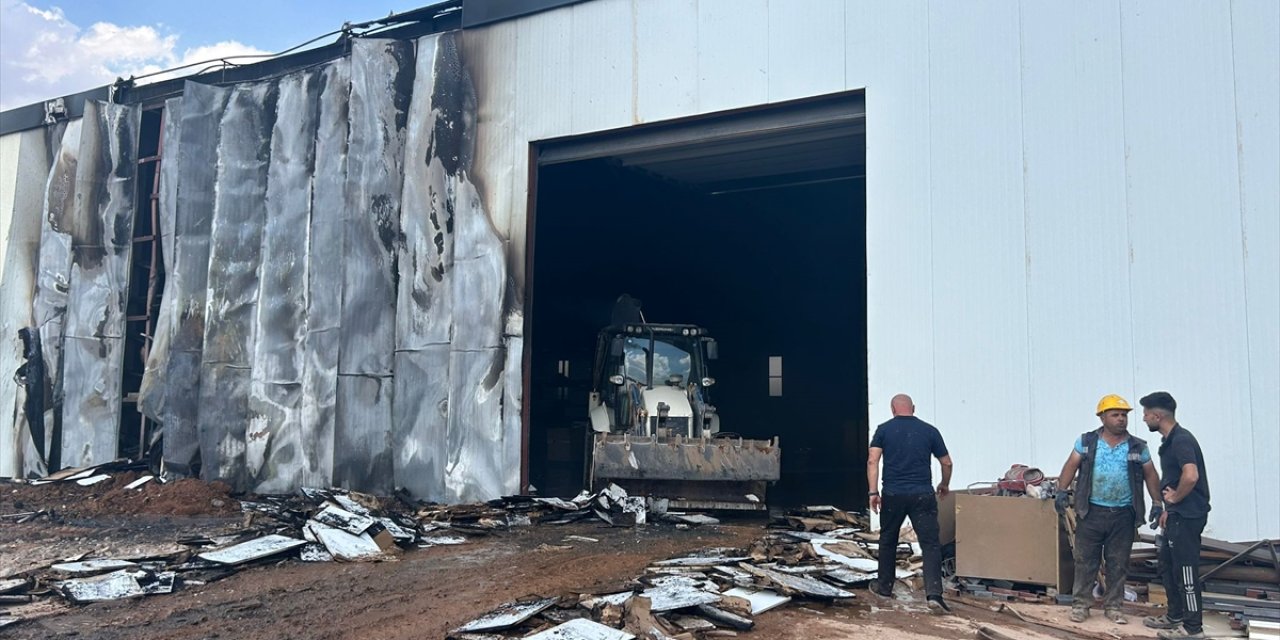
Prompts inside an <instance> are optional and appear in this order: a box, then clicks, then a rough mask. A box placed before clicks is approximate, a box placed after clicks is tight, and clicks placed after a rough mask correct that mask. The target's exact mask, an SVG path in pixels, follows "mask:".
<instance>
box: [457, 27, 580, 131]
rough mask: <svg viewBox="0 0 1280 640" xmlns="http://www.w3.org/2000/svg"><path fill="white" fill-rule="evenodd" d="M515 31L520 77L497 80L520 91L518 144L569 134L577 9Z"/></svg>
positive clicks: (518, 94) (517, 109) (473, 36)
mask: <svg viewBox="0 0 1280 640" xmlns="http://www.w3.org/2000/svg"><path fill="white" fill-rule="evenodd" d="M516 27H517V28H516V42H515V47H516V69H515V74H516V75H515V77H513V78H494V79H493V80H492V81H493V82H503V81H505V82H509V83H512V84H515V85H516V87H517V91H516V102H515V104H516V127H517V128H518V135H516V136H515V138H516V140H517V141H516V142H515V144H520V143H521V141H526V140H530V141H532V140H544V139H546V138H552V137H555V136H562V135H566V134H567V133H569V132H570V131H571V130H572V129H573V119H572V113H571V110H570V109H569V108H567V103H568V102H569V101H570V100H571V99H572V97H573V92H572V82H573V76H572V70H571V69H570V60H572V59H573V50H572V47H570V46H569V45H568V42H569V41H570V39H571V38H572V37H573V35H572V34H573V10H572V8H564V9H560V10H558V11H544V12H542V13H536V14H534V15H532V16H528V17H526V18H522V19H520V20H519V21H517V22H516ZM466 37H467V38H468V39H475V38H476V37H477V36H476V34H467V36H466ZM482 106H483V105H482Z"/></svg>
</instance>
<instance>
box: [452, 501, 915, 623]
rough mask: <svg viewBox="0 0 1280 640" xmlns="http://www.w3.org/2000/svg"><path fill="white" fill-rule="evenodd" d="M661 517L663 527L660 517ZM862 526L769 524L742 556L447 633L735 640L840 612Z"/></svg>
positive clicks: (487, 618) (711, 558) (869, 543)
mask: <svg viewBox="0 0 1280 640" xmlns="http://www.w3.org/2000/svg"><path fill="white" fill-rule="evenodd" d="M669 515H670V514H666V515H664V516H663V517H667V516H669ZM869 528H870V527H869V525H868V522H867V520H866V519H865V518H864V517H862V516H860V515H855V514H850V513H847V512H844V511H841V510H839V509H836V508H835V507H807V508H804V509H800V510H797V511H793V512H790V513H787V514H785V515H783V516H781V517H780V518H777V519H775V521H774V522H773V523H771V526H770V530H769V532H768V534H767V535H765V536H764V537H763V538H761V539H759V540H757V541H756V542H755V543H754V544H752V545H751V546H750V547H748V548H744V549H735V548H711V549H704V550H702V551H701V552H697V553H695V554H692V555H686V556H680V557H675V558H670V559H667V560H662V561H659V562H655V563H653V564H652V565H650V566H649V567H648V568H646V569H645V572H644V575H642V576H639V577H637V578H636V579H635V580H633V581H632V582H630V583H628V584H625V585H620V587H619V588H618V589H616V590H607V591H603V592H599V593H577V594H565V595H556V596H548V597H544V596H536V597H530V598H526V599H523V600H520V601H517V602H509V603H506V604H503V605H502V606H500V607H498V608H497V609H495V610H493V611H491V612H489V613H487V614H485V615H484V616H482V617H480V618H477V619H475V620H472V621H470V622H468V623H466V624H464V625H462V626H460V627H458V628H456V629H454V630H453V632H452V634H451V635H450V636H449V637H450V638H452V639H453V640H496V639H501V638H538V639H542V640H550V639H552V638H558V639H574V640H577V639H582V640H586V639H592V640H595V639H610V640H614V639H616V640H629V639H631V638H648V639H651V640H661V639H664V638H665V639H681V640H694V639H700V638H714V637H726V636H733V635H736V634H738V633H739V632H743V631H748V630H750V629H751V628H752V627H754V626H755V620H754V618H755V616H757V615H759V614H761V613H764V612H765V611H768V610H770V609H773V608H775V607H779V606H782V605H785V604H787V603H789V602H791V601H792V600H794V599H802V600H813V601H820V602H831V603H838V602H848V601H851V600H852V599H853V598H854V597H855V595H854V592H853V589H855V588H856V587H860V586H863V585H865V584H866V583H868V582H870V581H871V580H873V579H875V577H876V569H877V562H878V561H877V557H878V553H879V549H878V548H877V544H876V539H877V536H875V535H873V534H871V533H869V532H868V529H869ZM893 553H894V554H895V556H896V558H897V561H898V567H899V568H898V573H897V575H898V577H899V578H903V579H907V578H911V577H913V576H915V575H917V573H918V571H917V570H916V567H917V566H918V564H919V556H918V554H917V553H913V550H912V547H911V545H910V544H909V543H908V544H904V545H901V546H899V548H898V549H894V550H893Z"/></svg>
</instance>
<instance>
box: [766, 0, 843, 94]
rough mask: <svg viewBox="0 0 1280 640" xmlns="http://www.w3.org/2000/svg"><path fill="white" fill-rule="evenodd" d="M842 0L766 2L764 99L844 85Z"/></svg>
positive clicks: (834, 88) (813, 92)
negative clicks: (766, 84)
mask: <svg viewBox="0 0 1280 640" xmlns="http://www.w3.org/2000/svg"><path fill="white" fill-rule="evenodd" d="M844 11H845V3H844V1H843V0H809V1H808V2H787V1H786V0H774V1H773V2H770V3H769V102H781V101H783V100H793V99H796V98H804V97H806V96H814V95H822V94H824V93H834V92H836V91H840V90H841V89H842V88H844V62H845V56H844V27H845V20H844Z"/></svg>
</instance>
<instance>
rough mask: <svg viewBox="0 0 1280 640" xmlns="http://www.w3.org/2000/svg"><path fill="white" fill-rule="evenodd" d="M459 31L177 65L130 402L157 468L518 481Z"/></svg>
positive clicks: (496, 259) (259, 486) (450, 486)
mask: <svg viewBox="0 0 1280 640" xmlns="http://www.w3.org/2000/svg"><path fill="white" fill-rule="evenodd" d="M459 40H460V35H459V34H457V33H450V34H440V35H436V36H428V37H426V38H424V39H422V40H421V41H419V42H418V43H416V45H417V50H415V43H413V42H406V41H391V40H357V41H355V42H353V44H352V54H351V56H350V57H349V58H346V59H343V60H339V61H336V62H334V63H332V64H329V65H326V66H324V67H321V68H315V69H311V70H303V71H300V72H297V73H294V74H290V75H287V76H283V77H281V78H279V79H275V80H270V81H263V82H260V83H257V84H251V85H248V84H247V85H241V86H238V87H236V88H232V89H218V88H213V87H207V86H201V85H195V84H188V85H187V87H186V90H185V93H184V96H183V98H182V102H181V109H180V110H181V112H182V116H181V119H180V120H179V121H175V124H174V125H173V126H172V127H168V126H167V127H166V131H165V134H166V136H168V140H169V142H168V143H167V144H166V147H167V155H168V157H169V158H170V162H171V163H172V164H174V165H176V169H173V175H172V176H171V177H170V178H168V179H165V178H164V177H163V176H162V184H161V193H162V199H166V198H167V199H170V200H173V205H172V207H173V211H174V215H173V229H174V232H173V242H172V247H173V248H172V253H173V260H172V262H171V266H170V268H169V275H170V277H171V286H170V287H169V291H168V293H167V297H168V298H169V303H168V304H170V305H171V306H170V307H169V310H168V312H167V313H163V314H161V318H162V319H161V323H162V324H165V323H167V324H168V325H169V326H168V328H167V330H168V335H169V346H168V349H167V352H168V353H167V356H166V355H165V354H164V353H157V354H155V357H154V358H153V362H154V363H155V366H152V367H150V368H149V369H148V371H147V374H146V375H147V376H148V377H149V378H161V377H163V378H165V379H164V380H150V381H148V385H149V386H148V388H155V389H163V390H164V391H163V396H162V398H152V399H150V400H148V402H147V403H146V404H145V406H147V407H150V408H153V410H154V411H155V413H157V414H158V415H159V417H160V419H161V420H162V421H163V422H164V423H165V428H166V431H165V438H166V442H165V451H166V453H165V457H166V460H168V461H169V462H170V464H171V468H173V469H174V470H175V471H178V472H183V471H184V470H187V469H188V468H189V466H190V464H191V462H193V461H194V460H196V459H202V461H203V469H204V473H203V475H204V477H206V478H209V479H212V478H220V479H224V480H227V481H229V482H230V483H231V484H232V485H234V486H236V487H237V488H240V489H246V490H256V491H262V492H276V491H288V490H292V489H295V488H297V487H299V486H314V485H329V484H335V485H340V486H346V487H351V488H355V489H360V490H364V491H371V492H378V493H387V492H389V491H390V490H391V489H392V488H394V487H404V488H406V489H408V490H409V491H410V492H411V493H413V494H414V495H417V496H420V497H423V498H427V499H432V500H440V501H450V502H456V501H460V500H473V499H482V498H492V497H496V496H498V495H501V494H503V493H509V492H512V491H515V490H516V489H517V488H518V482H519V439H520V422H519V420H520V407H519V402H520V388H521V370H520V349H521V346H522V345H521V344H520V340H519V338H518V334H519V328H518V327H515V326H514V325H512V324H511V323H510V322H508V317H509V316H510V317H516V318H518V317H519V313H518V310H517V311H515V312H514V315H513V313H510V312H509V310H508V309H507V308H506V307H507V305H509V304H512V302H511V300H510V299H509V291H510V288H511V285H510V283H509V281H508V280H509V278H508V266H507V265H508V264H509V257H508V256H507V251H508V244H507V240H506V238H504V236H503V233H502V231H501V229H500V228H498V226H496V225H495V224H494V223H493V214H492V212H490V211H489V210H488V205H487V204H486V202H485V200H486V196H485V195H484V194H485V193H486V192H485V191H484V190H483V189H480V188H478V187H477V184H476V183H477V182H478V181H479V176H478V175H477V174H476V172H475V168H474V166H473V164H474V157H475V153H474V147H475V132H476V129H475V127H476V124H477V111H476V104H477V98H476V94H475V90H474V87H473V85H472V82H471V79H470V76H469V73H468V70H467V66H466V65H465V64H464V60H463V59H462V50H461V48H460V46H459ZM419 52H420V53H419ZM174 106H175V107H176V106H177V105H174ZM173 111H174V112H176V111H178V109H176V108H175V109H174V110H173ZM171 129H172V133H170V130H171ZM173 158H177V160H176V161H174V160H173ZM215 168H216V170H215ZM173 185H176V189H175V188H173ZM162 206H163V203H162ZM504 215H505V214H504ZM504 219H505V218H504ZM206 294H207V298H206ZM206 319H207V320H206ZM517 324H518V323H517ZM163 331H164V330H162V333H163ZM508 340H511V341H512V342H511V343H510V344H509V343H508ZM158 344H160V343H159V342H158ZM511 349H514V350H515V351H514V353H513V352H512V351H511ZM158 351H162V352H163V351H164V349H162V348H161V349H158ZM196 390H198V392H197V391H196ZM153 393H154V392H153ZM174 463H177V464H174Z"/></svg>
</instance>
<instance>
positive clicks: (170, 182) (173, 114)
mask: <svg viewBox="0 0 1280 640" xmlns="http://www.w3.org/2000/svg"><path fill="white" fill-rule="evenodd" d="M160 140H161V148H160V153H161V154H162V155H164V156H166V157H164V158H162V160H161V163H160V190H159V196H160V200H159V202H157V203H156V204H157V206H158V213H159V215H158V216H157V217H158V220H159V223H160V229H159V233H160V247H161V254H160V255H161V256H163V257H164V268H165V272H166V276H167V278H166V279H169V278H172V274H173V259H174V220H175V217H176V208H177V203H178V148H179V146H181V140H182V98H180V97H179V98H170V99H168V100H166V101H165V103H164V129H163V131H162V133H161V134H160ZM176 300H177V296H175V295H165V296H161V298H160V310H159V311H158V312H157V315H156V324H155V336H154V338H153V339H152V342H151V346H150V349H149V350H148V352H147V363H146V368H145V370H144V374H143V376H142V387H141V388H140V389H139V390H138V410H139V411H141V412H142V413H143V414H145V415H147V416H150V417H152V418H156V417H157V416H160V415H162V414H163V412H164V398H165V386H166V384H167V382H168V378H167V377H166V376H165V375H164V372H165V371H167V370H168V367H169V346H170V341H171V340H172V333H171V331H172V330H173V327H174V325H175V324H176V323H177V314H178V306H177V303H176Z"/></svg>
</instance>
